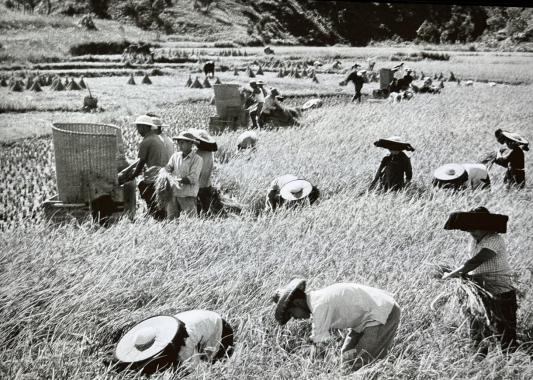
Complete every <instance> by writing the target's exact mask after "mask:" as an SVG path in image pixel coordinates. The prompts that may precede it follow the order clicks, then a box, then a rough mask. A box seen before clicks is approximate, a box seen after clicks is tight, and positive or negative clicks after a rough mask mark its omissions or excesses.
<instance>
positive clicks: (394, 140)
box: [374, 136, 415, 152]
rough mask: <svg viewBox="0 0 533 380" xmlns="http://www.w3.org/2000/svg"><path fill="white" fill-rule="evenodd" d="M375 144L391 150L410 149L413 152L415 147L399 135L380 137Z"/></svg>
mask: <svg viewBox="0 0 533 380" xmlns="http://www.w3.org/2000/svg"><path fill="white" fill-rule="evenodd" d="M374 145H375V146H377V147H379V148H385V149H389V150H408V151H411V152H413V151H414V150H415V149H414V148H413V147H412V146H411V144H409V143H408V142H405V141H403V140H402V139H401V137H399V136H391V137H387V138H385V139H379V140H378V141H375V142H374Z"/></svg>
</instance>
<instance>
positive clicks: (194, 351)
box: [114, 310, 234, 375]
mask: <svg viewBox="0 0 533 380" xmlns="http://www.w3.org/2000/svg"><path fill="white" fill-rule="evenodd" d="M233 345H234V343H233V329H232V327H231V326H230V325H229V323H228V322H226V320H224V318H222V317H221V316H220V315H219V314H218V313H215V312H213V311H209V310H189V311H185V312H181V313H178V314H176V315H174V316H170V315H158V316H154V317H151V318H148V319H145V320H144V321H142V322H139V323H138V324H136V325H135V326H133V327H132V328H131V329H130V330H129V331H127V332H126V333H125V334H124V336H123V337H122V338H121V339H120V340H119V341H118V343H117V345H116V347H115V352H114V356H115V359H116V362H117V368H118V369H119V370H121V369H126V368H130V369H132V370H135V371H141V372H142V373H143V374H146V375H149V374H152V373H154V372H156V371H160V370H163V369H168V368H172V367H181V368H182V369H185V370H193V369H194V367H196V366H197V365H198V364H200V361H208V362H211V363H214V362H216V361H217V360H221V359H223V358H225V357H230V356H231V354H232V353H233Z"/></svg>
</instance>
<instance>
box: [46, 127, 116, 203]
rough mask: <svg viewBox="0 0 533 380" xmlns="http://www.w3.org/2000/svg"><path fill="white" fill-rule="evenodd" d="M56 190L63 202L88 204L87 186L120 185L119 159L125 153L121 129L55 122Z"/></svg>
mask: <svg viewBox="0 0 533 380" xmlns="http://www.w3.org/2000/svg"><path fill="white" fill-rule="evenodd" d="M52 137H53V143H54V153H55V163H56V177H57V189H58V193H59V200H60V201H62V202H64V203H79V202H87V201H88V199H87V198H88V194H87V183H88V182H91V181H92V180H95V181H96V180H97V181H98V183H99V184H102V183H104V184H105V185H106V186H107V185H109V187H110V188H112V187H114V186H116V185H117V158H118V156H119V155H120V154H119V153H120V152H121V151H123V149H122V147H121V145H122V134H121V131H120V129H119V128H118V127H116V126H113V125H106V124H88V123H53V127H52Z"/></svg>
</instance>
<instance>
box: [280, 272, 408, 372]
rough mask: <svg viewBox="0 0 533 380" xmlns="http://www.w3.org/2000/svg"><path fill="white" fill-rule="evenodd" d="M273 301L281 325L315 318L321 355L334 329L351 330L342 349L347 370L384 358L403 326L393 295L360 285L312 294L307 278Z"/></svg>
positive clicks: (314, 331) (316, 346)
mask: <svg viewBox="0 0 533 380" xmlns="http://www.w3.org/2000/svg"><path fill="white" fill-rule="evenodd" d="M272 301H273V302H275V303H276V308H275V312H274V316H275V318H276V320H277V321H278V322H279V323H280V324H281V325H284V324H286V323H287V322H288V321H289V320H290V319H291V318H295V319H308V318H311V319H312V335H311V341H312V342H313V343H314V346H313V349H312V351H313V352H317V351H318V353H321V351H322V346H321V344H323V343H326V342H328V341H329V340H331V338H332V337H331V335H330V332H329V330H330V329H348V335H347V336H346V339H345V340H344V344H343V346H342V349H341V354H342V357H341V358H342V365H343V367H344V368H345V369H347V370H354V371H355V370H358V369H359V368H361V367H363V366H365V365H367V364H369V363H371V362H372V361H374V360H377V359H382V358H384V357H385V356H386V355H387V354H388V352H389V350H390V349H391V347H392V342H393V340H394V337H395V335H396V331H397V330H398V325H399V324H400V307H399V306H398V304H397V303H396V301H395V300H394V298H393V297H392V295H391V294H390V293H388V292H386V291H384V290H381V289H376V288H372V287H370V286H366V285H361V284H357V283H336V284H333V285H330V286H328V287H325V288H323V289H319V290H315V291H308V290H306V281H305V280H304V279H294V280H292V281H291V282H290V283H289V284H288V285H287V286H285V287H284V288H282V289H279V290H278V291H277V292H276V293H275V294H274V296H273V297H272Z"/></svg>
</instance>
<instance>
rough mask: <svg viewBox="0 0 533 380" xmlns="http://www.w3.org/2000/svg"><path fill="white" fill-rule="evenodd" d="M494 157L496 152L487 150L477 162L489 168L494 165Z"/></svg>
mask: <svg viewBox="0 0 533 380" xmlns="http://www.w3.org/2000/svg"><path fill="white" fill-rule="evenodd" d="M496 157H497V154H496V152H489V153H487V154H485V155H484V156H483V157H482V158H481V160H480V161H479V162H480V163H482V164H484V165H486V166H487V168H488V169H490V168H491V167H492V165H494V161H495V160H496Z"/></svg>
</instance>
